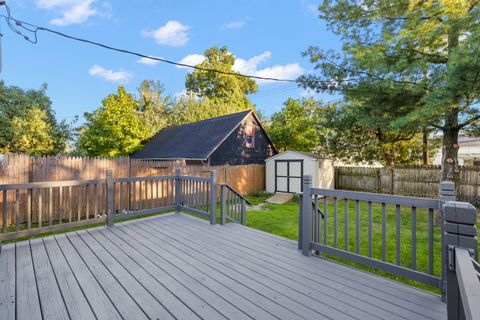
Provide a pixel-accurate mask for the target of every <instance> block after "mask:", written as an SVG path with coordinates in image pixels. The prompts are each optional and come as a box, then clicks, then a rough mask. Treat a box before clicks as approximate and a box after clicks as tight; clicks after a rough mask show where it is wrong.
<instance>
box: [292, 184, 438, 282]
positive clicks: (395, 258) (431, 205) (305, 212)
mask: <svg viewBox="0 0 480 320" xmlns="http://www.w3.org/2000/svg"><path fill="white" fill-rule="evenodd" d="M319 200H320V201H319ZM312 201H313V204H314V205H313V206H312V204H311V203H312ZM440 204H441V201H440V200H438V199H423V198H414V197H402V196H393V195H382V194H372V193H365V192H353V191H344V190H332V189H318V188H312V186H311V178H310V177H309V176H305V177H304V185H303V197H302V217H301V218H300V217H299V219H300V224H301V227H299V248H300V249H302V250H303V252H304V254H305V255H310V254H312V250H313V251H314V252H316V253H317V254H328V255H333V256H337V257H339V258H342V259H346V260H348V261H352V262H356V263H360V264H363V265H366V266H369V267H373V268H376V269H380V270H383V271H386V272H390V273H393V274H396V275H399V276H402V277H406V278H409V279H412V280H415V281H419V282H422V283H426V284H428V285H431V286H434V287H437V288H439V289H440V290H443V278H442V274H443V272H442V270H441V268H438V266H440V265H441V263H440V262H441V261H440V260H441V259H442V256H441V255H439V254H436V252H441V250H440V249H438V250H437V249H436V248H441V245H442V244H441V234H442V232H443V225H442V224H441V223H437V224H436V223H435V221H439V220H440V221H441V219H438V217H441V211H440ZM318 208H321V211H320V212H321V213H323V216H322V215H321V214H319V211H318ZM387 224H388V226H387ZM423 230H427V232H426V235H425V236H423V234H424V232H422V231H423ZM419 232H422V233H421V234H419ZM420 235H422V236H420ZM419 247H422V248H426V249H427V250H426V252H422V254H427V259H418V248H419ZM402 250H408V254H406V252H403V251H402ZM387 252H388V253H389V254H388V255H387ZM422 258H423V257H422ZM420 261H421V262H422V263H419V262H420ZM436 267H437V268H436Z"/></svg>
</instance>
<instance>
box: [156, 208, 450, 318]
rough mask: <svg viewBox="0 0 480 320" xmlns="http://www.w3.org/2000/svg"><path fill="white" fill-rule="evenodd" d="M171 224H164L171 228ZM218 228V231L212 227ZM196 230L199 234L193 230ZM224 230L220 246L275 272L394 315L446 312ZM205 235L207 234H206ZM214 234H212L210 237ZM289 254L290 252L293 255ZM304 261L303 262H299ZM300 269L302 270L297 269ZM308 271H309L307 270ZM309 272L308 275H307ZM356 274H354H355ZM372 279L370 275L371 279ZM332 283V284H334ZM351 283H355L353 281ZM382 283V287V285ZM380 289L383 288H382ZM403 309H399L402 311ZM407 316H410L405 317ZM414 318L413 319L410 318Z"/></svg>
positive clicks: (183, 224) (295, 253) (435, 315)
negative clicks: (328, 288) (294, 275)
mask: <svg viewBox="0 0 480 320" xmlns="http://www.w3.org/2000/svg"><path fill="white" fill-rule="evenodd" d="M185 218H186V219H187V220H188V221H180V223H181V224H180V225H179V226H180V227H181V228H189V225H190V227H192V226H193V227H194V228H190V230H189V232H198V231H200V229H201V230H203V228H209V227H210V226H209V225H208V224H203V226H199V225H198V222H197V221H196V220H194V221H192V219H191V218H190V217H188V216H187V217H185ZM171 221H172V223H176V224H177V225H178V222H179V221H178V220H171ZM168 223H169V222H168V220H166V221H165V224H168ZM213 228H216V227H213ZM194 229H196V230H194ZM224 231H225V228H223V229H220V230H219V231H218V232H214V233H213V234H214V235H215V236H216V237H220V239H217V242H219V243H223V244H225V243H230V244H231V245H232V246H236V247H237V249H239V251H241V252H242V253H243V254H247V255H249V256H254V257H257V258H258V259H262V260H266V261H269V266H271V267H272V268H273V267H275V266H280V267H282V268H283V269H285V270H292V271H293V272H297V273H299V274H302V275H303V276H306V277H307V278H308V280H309V281H313V280H314V281H316V282H317V283H319V284H321V283H324V282H325V281H327V282H329V283H330V285H331V284H332V283H333V284H336V286H335V287H336V288H340V289H343V290H344V292H347V293H350V294H351V295H352V296H354V297H357V298H362V297H364V296H366V297H367V299H368V301H369V302H370V304H372V305H375V306H380V307H384V308H385V310H387V311H390V312H394V311H396V310H400V311H402V312H401V313H402V314H404V315H406V316H408V313H409V312H408V310H412V311H414V312H416V313H417V314H425V315H427V316H428V317H430V318H433V319H436V318H438V317H441V316H442V312H441V311H438V310H436V309H435V310H433V311H431V312H430V311H429V310H428V309H429V308H428V307H427V308H426V307H425V305H423V304H425V303H427V306H429V305H430V304H432V299H433V302H437V303H435V304H434V306H435V307H437V306H438V307H439V308H444V306H443V305H442V304H438V297H437V296H434V295H431V294H427V297H428V298H429V299H428V300H425V301H423V300H419V301H416V300H415V299H412V298H411V297H408V299H405V300H399V299H398V297H397V295H396V294H398V291H400V290H403V289H408V290H410V289H411V288H409V287H406V286H403V285H400V284H398V283H395V282H391V281H388V280H384V279H377V278H376V277H375V278H374V279H375V280H377V282H375V283H374V285H375V284H377V283H379V284H378V285H382V286H383V287H385V286H386V285H388V286H392V288H391V289H393V290H394V292H396V294H393V295H389V294H387V293H386V292H382V291H380V293H379V292H378V291H379V290H375V289H374V288H371V287H370V286H371V284H370V286H359V285H357V284H356V283H355V280H356V279H358V278H359V276H363V275H366V274H365V273H362V272H358V271H357V270H352V269H351V268H348V271H347V272H348V275H344V277H340V276H337V275H335V272H334V274H333V275H332V274H330V272H331V271H334V270H336V268H337V267H340V266H339V265H338V264H332V263H331V262H328V261H325V260H322V259H312V258H306V257H304V256H302V255H301V253H299V252H298V251H297V250H294V251H293V255H292V256H290V257H284V256H282V255H281V253H283V251H282V252H279V253H278V254H279V255H277V251H281V250H275V248H276V247H275V248H273V250H272V247H268V246H267V247H266V249H265V250H262V247H263V246H264V244H262V240H260V239H257V238H252V237H251V236H249V237H248V239H247V237H244V238H237V235H236V234H235V233H234V232H231V231H229V230H226V231H225V233H224ZM203 234H205V232H203ZM210 234H212V233H210ZM290 251H291V250H289V251H288V252H290ZM299 260H303V261H301V262H300V261H299ZM317 262H321V263H322V264H323V263H324V262H327V264H329V265H328V266H327V267H322V272H320V273H319V272H318V271H319V266H318V264H316V263H317ZM311 263H313V267H314V268H310V269H308V268H307V267H308V266H309V265H310V264H311ZM297 266H298V267H299V268H297ZM305 268H307V269H305ZM305 271H307V272H305ZM352 271H353V272H352ZM350 276H353V277H352V279H347V280H346V279H345V277H347V278H350ZM368 276H370V275H368ZM332 280H333V282H332ZM351 280H352V281H351ZM382 282H383V283H382ZM383 287H380V288H383ZM396 287H397V288H398V291H395V288H396ZM399 308H400V309H399ZM402 309H403V310H402ZM405 313H407V314H405ZM411 316H412V315H410V317H411Z"/></svg>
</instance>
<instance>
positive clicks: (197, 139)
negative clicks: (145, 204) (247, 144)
mask: <svg viewBox="0 0 480 320" xmlns="http://www.w3.org/2000/svg"><path fill="white" fill-rule="evenodd" d="M251 113H253V111H252V110H247V111H242V112H238V113H234V114H228V115H224V116H220V117H216V118H211V119H206V120H202V121H198V122H193V123H188V124H184V125H181V126H174V127H168V128H165V129H163V130H161V131H159V132H158V133H157V134H156V135H155V136H154V137H153V138H152V139H151V140H150V141H148V142H147V143H146V144H145V147H144V148H143V149H142V150H139V151H137V152H135V153H134V154H132V155H131V157H132V158H138V159H190V160H207V159H208V157H209V156H210V155H211V154H212V153H213V152H214V151H215V150H216V149H217V147H218V146H219V145H220V144H221V143H222V142H223V141H224V140H225V139H226V138H227V137H228V136H229V135H230V134H231V133H232V132H233V131H234V130H235V129H236V128H237V127H238V126H239V125H240V124H241V123H242V121H243V120H244V119H245V118H246V117H247V116H248V115H250V114H251ZM253 115H254V116H255V114H254V113H253ZM255 118H256V116H255ZM256 119H257V118H256ZM257 121H258V119H257Z"/></svg>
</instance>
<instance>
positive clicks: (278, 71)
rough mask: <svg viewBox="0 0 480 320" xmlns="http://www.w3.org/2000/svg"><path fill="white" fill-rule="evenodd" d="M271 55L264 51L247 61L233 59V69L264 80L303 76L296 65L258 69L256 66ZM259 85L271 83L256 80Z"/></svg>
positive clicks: (301, 69) (299, 67)
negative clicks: (264, 78)
mask: <svg viewBox="0 0 480 320" xmlns="http://www.w3.org/2000/svg"><path fill="white" fill-rule="evenodd" d="M271 56H272V53H271V52H270V51H265V52H263V53H261V54H259V55H257V56H254V57H252V58H250V59H248V60H245V59H241V58H235V64H234V65H233V69H234V70H235V71H238V72H240V73H242V74H246V75H253V76H258V77H266V78H277V79H296V78H297V77H299V76H300V75H302V74H303V72H304V69H303V68H302V67H301V66H300V65H299V64H298V63H291V64H286V65H276V66H273V67H269V68H264V69H258V66H259V65H260V64H261V63H262V62H265V61H267V60H268V59H270V57H271ZM256 81H257V82H259V83H267V82H268V83H271V81H268V80H256Z"/></svg>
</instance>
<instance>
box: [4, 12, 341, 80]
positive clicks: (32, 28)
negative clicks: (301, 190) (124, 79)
mask: <svg viewBox="0 0 480 320" xmlns="http://www.w3.org/2000/svg"><path fill="white" fill-rule="evenodd" d="M4 5H5V8H6V11H7V15H6V16H5V15H0V17H3V18H4V19H5V21H6V22H7V25H8V26H9V28H10V29H11V30H12V31H13V32H14V33H16V34H18V35H20V36H22V37H23V38H24V39H25V40H27V41H29V42H31V43H33V44H36V43H37V42H38V37H37V33H38V32H39V31H45V32H49V33H52V34H55V35H58V36H60V37H63V38H67V39H70V40H74V41H79V42H82V43H87V44H91V45H94V46H98V47H101V48H104V49H108V50H113V51H117V52H121V53H125V54H130V55H134V56H137V57H141V58H146V59H150V60H155V61H160V62H164V63H167V64H171V65H175V66H180V67H186V68H191V69H195V70H200V71H207V72H214V73H219V74H224V75H231V76H235V77H241V78H250V79H257V80H267V81H275V82H290V83H298V81H297V80H294V79H279V78H273V77H261V76H255V75H246V74H242V73H239V72H229V71H222V70H216V69H211V68H204V67H199V66H195V65H190V64H186V63H181V62H175V61H172V60H168V59H164V58H158V57H152V56H149V55H145V54H142V53H139V52H135V51H131V50H127V49H121V48H116V47H112V46H109V45H106V44H103V43H100V42H96V41H92V40H88V39H84V38H79V37H76V36H71V35H68V34H66V33H63V32H60V31H56V30H53V29H49V28H45V27H41V26H37V25H34V24H31V23H29V22H25V21H22V20H19V19H16V18H14V17H12V15H11V13H10V8H9V7H8V6H7V4H6V3H5V4H4ZM12 21H13V22H14V24H13V23H12ZM19 28H22V29H24V30H26V31H28V32H31V33H32V34H33V35H34V38H33V39H30V37H28V36H26V35H24V34H23V33H22V31H21V30H20V29H19ZM336 81H337V80H317V82H318V83H332V82H336Z"/></svg>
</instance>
